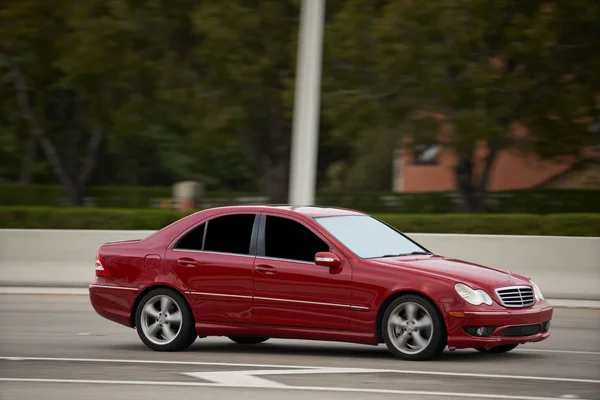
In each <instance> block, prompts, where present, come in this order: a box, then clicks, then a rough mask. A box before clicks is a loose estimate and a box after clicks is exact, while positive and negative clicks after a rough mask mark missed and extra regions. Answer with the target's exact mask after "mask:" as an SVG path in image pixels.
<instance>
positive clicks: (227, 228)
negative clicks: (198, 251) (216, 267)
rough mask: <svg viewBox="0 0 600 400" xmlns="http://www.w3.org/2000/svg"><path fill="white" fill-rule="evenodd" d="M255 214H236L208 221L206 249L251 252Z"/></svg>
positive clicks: (222, 251) (237, 252)
mask: <svg viewBox="0 0 600 400" xmlns="http://www.w3.org/2000/svg"><path fill="white" fill-rule="evenodd" d="M254 218H255V215H254V214H236V215H225V216H222V217H217V218H214V219H211V220H210V221H208V223H207V226H206V238H205V239H204V250H206V251H218V252H221V253H235V254H250V241H251V237H252V227H253V226H254Z"/></svg>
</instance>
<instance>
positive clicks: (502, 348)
mask: <svg viewBox="0 0 600 400" xmlns="http://www.w3.org/2000/svg"><path fill="white" fill-rule="evenodd" d="M517 346H518V344H503V345H500V346H496V347H492V348H491V349H486V348H485V347H477V348H475V350H477V351H480V352H482V353H488V354H502V353H508V352H509V351H511V350H514V349H516V348H517Z"/></svg>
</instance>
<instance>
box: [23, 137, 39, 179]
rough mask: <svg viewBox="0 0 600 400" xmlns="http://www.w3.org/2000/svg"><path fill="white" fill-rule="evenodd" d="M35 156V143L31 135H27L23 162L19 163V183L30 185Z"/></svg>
mask: <svg viewBox="0 0 600 400" xmlns="http://www.w3.org/2000/svg"><path fill="white" fill-rule="evenodd" d="M36 155H37V141H36V139H35V137H34V136H33V135H29V139H27V148H26V149H25V153H24V154H23V162H22V163H21V174H20V175H19V182H21V183H24V184H30V183H32V182H33V166H34V164H35V158H36Z"/></svg>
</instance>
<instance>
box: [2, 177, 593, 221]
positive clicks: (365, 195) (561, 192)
mask: <svg viewBox="0 0 600 400" xmlns="http://www.w3.org/2000/svg"><path fill="white" fill-rule="evenodd" d="M86 197H87V198H86V200H85V205H86V206H89V207H100V208H103V207H107V208H158V207H160V200H161V199H169V198H170V197H171V188H170V187H136V186H95V187H90V188H89V189H88V191H87V196H86ZM488 197H489V201H488V212H490V213H520V214H555V213H574V212H575V213H600V190H587V189H531V190H529V189H527V190H511V191H502V192H493V193H490V194H489V195H488ZM264 202H267V198H266V197H264V196H262V195H261V194H260V193H233V192H208V193H206V196H205V197H204V198H203V199H202V202H201V204H200V205H199V207H200V208H209V207H215V206H221V205H230V204H247V203H264ZM316 203H317V204H321V205H327V206H339V207H348V208H355V209H359V210H365V211H368V212H372V213H398V212H401V213H419V214H430V213H435V214H438V213H439V214H444V213H454V212H460V210H461V199H460V196H459V195H458V193H456V192H435V193H392V192H365V191H360V192H359V191H356V192H350V191H345V192H326V191H319V192H318V193H317V199H316ZM0 205H2V206H49V207H54V206H66V205H67V196H66V193H65V190H64V188H63V187H61V186H57V185H21V184H0Z"/></svg>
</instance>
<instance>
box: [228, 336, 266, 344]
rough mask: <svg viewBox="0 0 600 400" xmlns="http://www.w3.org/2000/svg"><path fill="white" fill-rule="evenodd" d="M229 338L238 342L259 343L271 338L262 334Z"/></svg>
mask: <svg viewBox="0 0 600 400" xmlns="http://www.w3.org/2000/svg"><path fill="white" fill-rule="evenodd" d="M228 338H229V339H231V340H232V341H234V342H236V343H237V344H259V343H263V342H266V341H267V340H269V338H268V337H260V336H228Z"/></svg>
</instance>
